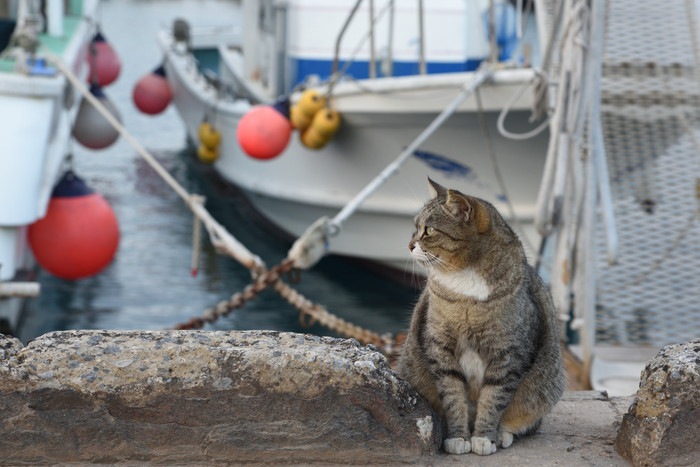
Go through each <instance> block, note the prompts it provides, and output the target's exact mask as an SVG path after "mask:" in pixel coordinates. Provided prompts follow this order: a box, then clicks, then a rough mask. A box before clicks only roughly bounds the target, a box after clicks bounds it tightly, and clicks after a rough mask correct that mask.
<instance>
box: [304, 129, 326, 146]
mask: <svg viewBox="0 0 700 467" xmlns="http://www.w3.org/2000/svg"><path fill="white" fill-rule="evenodd" d="M301 143H302V144H303V145H304V146H306V147H307V148H309V149H321V148H322V147H323V146H325V145H326V143H328V138H326V137H325V136H323V135H321V134H320V133H319V132H317V131H316V130H315V129H314V128H313V127H309V128H307V129H306V130H305V131H304V132H303V133H302V134H301Z"/></svg>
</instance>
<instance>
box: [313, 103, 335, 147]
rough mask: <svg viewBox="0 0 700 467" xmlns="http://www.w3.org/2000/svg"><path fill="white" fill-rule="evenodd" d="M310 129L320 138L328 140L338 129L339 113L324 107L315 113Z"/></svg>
mask: <svg viewBox="0 0 700 467" xmlns="http://www.w3.org/2000/svg"><path fill="white" fill-rule="evenodd" d="M311 127H312V128H313V129H314V130H315V131H316V132H317V133H318V134H319V135H321V136H324V137H326V138H328V140H330V139H331V138H332V137H333V135H334V134H335V132H336V131H338V128H339V127H340V113H338V111H337V110H335V109H331V108H330V107H326V108H325V109H321V110H319V111H318V112H316V115H314V119H313V120H312V121H311Z"/></svg>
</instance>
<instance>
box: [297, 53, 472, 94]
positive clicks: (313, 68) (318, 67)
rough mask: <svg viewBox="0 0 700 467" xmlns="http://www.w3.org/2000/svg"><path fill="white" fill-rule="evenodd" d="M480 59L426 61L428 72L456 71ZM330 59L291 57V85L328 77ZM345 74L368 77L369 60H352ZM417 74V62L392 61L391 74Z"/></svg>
mask: <svg viewBox="0 0 700 467" xmlns="http://www.w3.org/2000/svg"><path fill="white" fill-rule="evenodd" d="M481 62H482V59H480V58H479V59H468V60H465V61H463V62H428V63H427V69H428V73H429V74H437V73H457V72H464V71H474V70H476V69H477V68H478V66H479V65H480V64H481ZM332 64H333V62H332V60H325V59H324V60H316V59H309V58H293V59H292V60H291V76H292V83H291V85H292V87H294V86H296V85H297V84H299V83H301V82H302V81H304V79H305V78H306V77H307V76H309V75H318V76H319V77H320V78H321V79H322V80H324V79H327V78H328V77H330V74H331V67H332ZM344 66H345V62H342V61H341V62H340V66H339V69H340V70H342V69H343V67H344ZM346 74H347V75H349V76H352V77H353V78H355V79H365V78H369V62H368V61H354V62H352V63H351V64H350V66H349V67H348V69H347V72H346ZM417 74H418V62H401V61H395V62H394V73H393V76H411V75H417ZM377 76H383V75H382V73H381V67H380V65H379V62H377Z"/></svg>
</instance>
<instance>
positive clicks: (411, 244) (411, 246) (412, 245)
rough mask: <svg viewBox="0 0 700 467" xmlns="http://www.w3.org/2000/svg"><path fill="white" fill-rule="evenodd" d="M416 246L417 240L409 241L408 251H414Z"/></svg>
mask: <svg viewBox="0 0 700 467" xmlns="http://www.w3.org/2000/svg"><path fill="white" fill-rule="evenodd" d="M415 247H416V242H413V241H411V242H409V243H408V251H413V249H414V248H415Z"/></svg>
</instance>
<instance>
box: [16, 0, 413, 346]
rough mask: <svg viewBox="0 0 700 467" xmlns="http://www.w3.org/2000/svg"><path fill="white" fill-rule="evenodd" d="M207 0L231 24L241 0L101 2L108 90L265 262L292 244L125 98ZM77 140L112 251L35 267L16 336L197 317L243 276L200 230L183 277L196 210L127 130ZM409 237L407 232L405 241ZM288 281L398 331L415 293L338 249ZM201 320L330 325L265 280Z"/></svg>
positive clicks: (205, 8)
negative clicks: (82, 262)
mask: <svg viewBox="0 0 700 467" xmlns="http://www.w3.org/2000/svg"><path fill="white" fill-rule="evenodd" d="M212 3H220V4H226V5H228V8H230V9H231V15H232V21H234V22H235V17H234V14H235V8H236V4H237V2H231V1H222V2H211V1H210V2H199V1H194V0H190V1H185V0H182V1H178V0H169V1H166V0H129V1H124V0H120V1H118V2H116V1H115V2H107V1H105V2H103V6H102V10H101V26H102V31H103V32H104V34H105V36H106V37H107V39H108V40H109V41H110V43H111V44H112V46H113V47H114V48H115V49H116V51H117V53H118V54H119V56H120V57H121V60H122V72H121V75H120V77H119V79H118V80H117V81H116V82H115V83H113V84H112V85H110V86H108V87H106V88H105V92H106V93H107V95H108V97H109V98H110V99H111V100H112V102H114V103H115V105H116V106H117V107H118V108H119V110H120V112H121V115H122V122H123V124H124V125H125V126H126V128H127V129H128V130H129V131H130V132H131V133H132V134H133V135H134V136H135V137H136V138H137V139H138V140H139V141H141V142H142V144H144V146H146V148H148V149H149V151H151V152H152V153H153V154H154V155H155V156H156V157H157V158H158V159H159V161H161V163H162V164H163V165H164V166H165V167H166V168H167V169H168V170H169V171H170V173H171V174H173V176H174V177H175V178H176V179H177V180H178V181H179V182H180V183H182V184H183V186H185V188H186V189H187V190H188V191H189V192H191V193H200V194H203V195H205V196H206V197H207V208H208V209H209V210H210V211H211V213H212V214H213V215H214V217H215V218H216V219H217V220H219V222H221V223H222V224H223V225H224V226H225V227H226V228H227V229H228V230H229V231H230V232H231V233H232V234H233V235H234V236H236V237H237V238H239V239H240V240H241V241H242V242H243V243H244V244H245V245H246V246H247V247H248V248H249V249H250V250H251V251H253V252H254V253H256V254H258V255H259V256H261V257H262V258H263V260H264V261H265V262H266V264H268V265H273V264H276V263H278V262H279V261H280V260H282V259H283V258H284V257H285V256H286V252H287V250H288V248H289V245H288V244H286V243H284V242H282V241H280V240H279V239H277V238H275V237H273V236H271V235H269V234H268V232H267V231H265V230H263V229H261V228H260V227H259V226H258V225H257V224H255V223H252V222H251V221H250V219H249V213H248V212H246V208H245V206H244V205H243V203H241V199H240V198H239V197H238V196H237V195H236V194H233V193H231V192H230V190H226V189H225V188H223V187H221V186H218V185H216V184H214V183H212V179H211V177H210V174H209V173H208V172H209V171H208V170H207V169H206V168H204V167H202V166H201V165H200V164H198V163H197V162H195V161H194V159H193V149H192V148H188V147H187V144H186V137H185V131H184V127H183V126H182V124H181V122H180V120H179V118H178V116H177V114H176V112H175V110H174V109H172V108H169V109H168V110H167V111H166V112H165V113H163V114H161V115H159V116H156V117H150V116H146V115H143V114H141V113H139V112H138V111H137V110H136V108H135V107H134V105H133V103H132V102H131V92H132V88H133V85H134V83H136V81H137V80H138V79H139V78H140V77H141V76H143V75H144V74H146V73H149V72H150V71H151V70H153V69H154V68H155V67H156V66H157V65H159V64H160V61H161V60H162V55H161V53H160V51H159V49H158V46H157V43H156V34H157V31H158V30H159V29H161V28H163V27H167V26H169V25H170V24H172V21H173V19H175V18H178V17H182V18H188V19H189V20H190V21H191V23H192V24H197V23H199V24H206V21H207V18H209V19H211V18H218V17H220V14H218V13H216V12H215V10H214V9H212V8H211V7H210V5H211V4H212ZM217 11H218V10H217ZM73 149H74V150H73V153H74V158H75V170H76V172H77V173H78V174H79V175H80V176H81V177H83V178H84V179H85V181H86V182H87V183H88V184H89V185H90V186H91V187H93V188H94V189H95V190H96V191H97V192H98V193H101V194H102V195H103V196H104V197H105V198H106V199H107V200H108V201H109V202H110V204H111V205H112V208H113V209H114V211H115V214H116V215H117V218H118V219H119V224H120V231H121V241H120V245H119V250H118V252H117V256H116V258H115V260H114V262H113V263H112V264H111V265H110V266H109V267H107V268H106V269H105V270H104V271H103V272H102V273H101V274H99V275H97V276H95V277H92V278H88V279H83V280H80V281H65V280H61V279H57V278H55V277H52V276H51V275H49V274H48V273H46V272H44V271H39V273H38V280H39V282H40V283H41V287H42V293H41V296H40V297H39V298H37V299H34V300H32V301H31V302H30V303H29V306H28V308H27V311H26V313H25V315H24V319H23V323H22V325H21V327H20V330H19V337H20V339H22V340H23V341H24V342H27V341H29V340H31V339H33V338H35V337H37V336H39V335H41V334H43V333H46V332H49V331H53V330H65V329H122V330H124V329H164V328H170V327H173V326H174V325H176V324H177V323H180V322H184V321H187V320H188V319H190V318H191V317H193V316H198V315H200V314H201V313H202V312H203V311H204V309H205V308H207V307H209V306H212V305H214V304H216V303H217V302H219V301H220V300H222V299H226V298H228V297H229V296H230V295H231V294H232V293H235V292H238V291H240V290H242V289H243V287H245V285H247V284H248V283H249V282H250V274H249V272H248V270H247V269H245V268H244V267H243V266H240V265H239V264H238V263H236V262H235V261H234V260H232V259H230V258H228V257H224V256H221V255H218V254H216V253H215V252H214V251H213V248H212V247H211V245H210V243H209V242H208V239H207V238H206V234H204V235H203V237H204V238H203V241H202V254H201V260H200V274H199V275H198V277H196V278H193V277H192V276H191V275H190V256H191V251H192V216H191V214H190V212H189V210H188V209H187V208H186V207H185V205H184V203H183V202H182V201H181V200H180V198H179V197H178V196H177V195H176V194H175V193H174V192H173V191H171V190H170V189H169V188H168V187H167V186H166V184H165V183H164V182H163V181H162V180H161V179H160V178H159V177H158V176H157V175H156V173H155V172H154V171H153V170H152V169H151V168H150V167H149V166H148V165H147V164H146V163H145V162H144V161H143V160H142V159H141V158H140V156H138V155H137V154H136V152H135V151H134V150H133V148H132V147H131V146H129V145H128V143H126V142H125V141H124V140H123V138H120V140H119V141H118V142H117V143H116V144H114V145H113V146H112V147H110V148H108V149H105V150H102V151H89V150H86V149H83V148H82V147H80V145H79V144H77V143H76V144H75V145H74V147H73ZM409 235H410V232H406V239H407V238H408V236H409ZM406 239H397V241H404V240H406ZM295 287H296V288H297V290H299V291H300V292H301V293H302V294H304V295H306V296H307V298H309V299H310V300H312V301H315V302H317V303H319V304H321V305H323V306H325V307H327V308H328V310H329V311H331V312H332V313H336V314H338V315H339V316H341V317H342V318H344V319H346V320H348V321H350V322H353V323H355V324H357V325H360V326H363V327H367V328H369V329H372V330H374V331H377V332H380V333H384V332H392V333H395V332H397V331H401V330H403V329H405V328H406V326H407V323H408V319H409V316H410V312H411V308H412V304H413V302H414V300H415V299H416V292H415V291H414V290H409V289H407V288H404V287H402V286H399V285H397V284H394V283H391V282H388V281H386V280H384V279H382V278H380V277H378V276H376V275H374V274H373V273H371V272H368V271H367V270H366V269H362V268H359V267H358V266H356V265H354V264H350V263H348V262H346V261H343V260H340V259H337V258H326V259H324V260H323V261H322V262H321V263H320V264H319V265H318V266H317V267H316V268H314V269H313V270H311V271H307V272H304V273H303V274H302V280H301V282H300V283H299V284H297V285H295ZM208 329H222V330H232V329H236V330H247V329H272V330H282V331H297V332H313V333H317V334H325V335H333V334H332V333H331V332H329V331H328V330H326V329H325V328H322V327H320V326H314V327H312V328H309V329H307V328H303V327H302V326H301V324H300V322H299V318H298V313H297V311H296V309H294V308H293V307H292V306H291V305H289V304H288V303H287V302H286V301H285V300H284V299H282V298H280V297H279V296H278V295H277V294H276V293H275V292H274V291H271V290H267V291H264V292H263V293H262V294H261V295H260V296H259V297H257V298H256V299H255V300H253V301H251V302H249V303H248V304H246V306H245V307H244V308H242V309H239V310H236V311H234V312H233V313H232V314H230V315H229V316H227V317H226V318H223V319H221V320H219V321H218V322H217V323H215V324H214V325H212V326H210V327H208Z"/></svg>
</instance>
